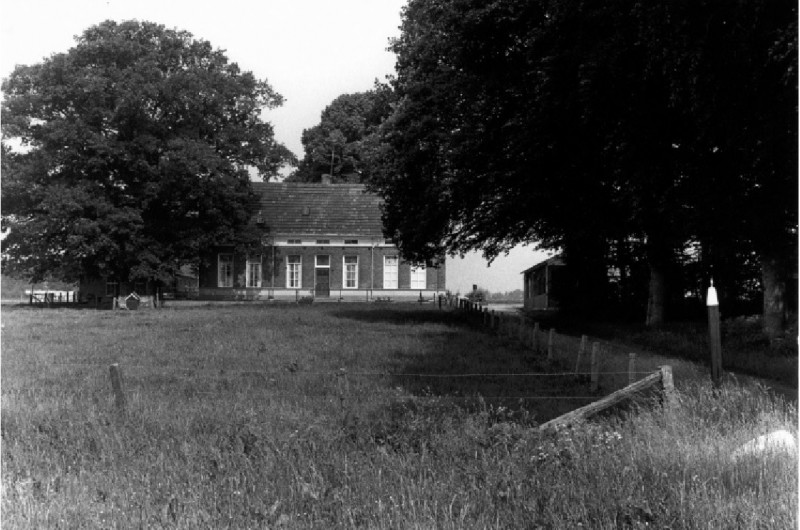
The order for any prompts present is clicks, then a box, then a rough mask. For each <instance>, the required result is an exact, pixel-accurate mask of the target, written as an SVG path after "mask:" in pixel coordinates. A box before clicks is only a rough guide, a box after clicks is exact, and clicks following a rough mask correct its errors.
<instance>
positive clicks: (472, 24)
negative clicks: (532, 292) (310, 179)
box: [373, 0, 797, 324]
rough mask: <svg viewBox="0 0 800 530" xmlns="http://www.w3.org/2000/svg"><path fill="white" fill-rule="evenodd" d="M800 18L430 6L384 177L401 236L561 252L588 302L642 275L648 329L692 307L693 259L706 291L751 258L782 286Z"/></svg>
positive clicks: (642, 6)
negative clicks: (693, 251) (621, 279)
mask: <svg viewBox="0 0 800 530" xmlns="http://www.w3.org/2000/svg"><path fill="white" fill-rule="evenodd" d="M796 17H797V14H796V6H795V5H794V4H792V3H791V2H772V1H768V0H750V1H741V2H735V3H733V4H728V3H719V2H713V1H695V0H692V1H689V0H685V1H679V2H667V3H663V2H662V3H651V2H640V1H636V0H615V1H611V2H605V3H602V4H598V3H591V2H575V1H567V0H549V1H529V0H495V1H492V2H482V1H477V0H444V1H440V2H424V1H416V0H412V1H411V2H410V3H409V5H408V7H407V8H406V10H405V11H404V15H403V25H402V34H401V36H400V38H399V39H397V40H396V41H395V42H394V43H393V45H392V49H393V50H394V51H395V53H396V54H397V77H396V79H395V81H394V82H393V84H392V86H393V88H394V90H395V95H396V98H397V104H396V108H395V111H394V113H393V114H392V116H390V118H389V119H388V120H387V121H386V122H385V124H384V127H383V130H382V136H383V139H384V142H385V145H386V146H387V149H386V150H385V154H386V156H385V162H384V164H385V165H384V171H383V172H382V173H381V174H380V175H378V176H377V178H375V179H374V180H373V184H374V187H375V189H376V190H378V191H379V192H380V193H382V194H383V195H384V197H385V198H386V207H385V222H386V225H387V228H388V230H389V231H390V232H391V235H392V236H393V237H395V238H396V240H397V241H398V242H399V244H400V246H401V248H402V249H403V251H404V253H405V254H406V255H409V256H416V257H418V258H425V257H427V256H429V255H431V254H435V253H438V252H442V251H448V252H464V251H467V250H482V251H483V252H484V253H485V254H486V255H487V256H489V257H492V256H495V255H497V254H498V253H499V252H503V251H504V250H506V249H508V248H510V247H511V246H513V245H515V244H518V243H527V242H532V241H538V242H541V243H542V244H543V245H544V246H547V247H551V248H557V249H561V250H563V251H564V252H565V254H566V261H567V265H568V267H570V268H571V269H572V277H573V278H575V280H576V281H575V283H574V284H573V286H572V287H573V288H572V293H573V295H574V297H573V302H575V304H576V305H581V306H584V307H585V306H591V303H590V302H592V301H595V302H597V303H598V304H600V303H603V300H604V299H605V298H606V293H605V292H604V291H605V290H604V285H605V283H606V281H605V270H606V269H607V268H608V267H609V266H618V265H620V262H629V263H642V262H644V263H646V264H647V267H648V269H649V282H648V283H649V289H648V288H646V289H645V292H646V291H649V296H648V298H649V301H648V303H647V304H642V307H645V306H646V307H647V309H648V314H647V321H648V323H650V324H658V323H660V322H662V321H663V319H664V318H665V308H666V306H667V301H668V299H669V298H670V297H671V296H674V297H681V296H682V286H681V285H680V284H679V282H678V281H677V278H675V277H674V276H677V275H675V274H673V273H674V271H675V270H676V268H678V265H680V263H681V261H682V260H683V259H684V252H685V249H686V248H687V247H689V246H695V247H696V246H699V247H700V248H702V252H701V256H702V258H703V260H704V263H703V268H704V270H703V271H702V276H704V277H705V279H706V281H707V279H708V277H709V276H710V275H712V274H716V275H719V274H720V273H722V272H724V271H722V269H725V268H728V269H731V268H735V267H737V266H739V265H741V264H742V263H743V262H745V261H746V262H752V257H753V255H757V256H758V257H759V258H760V259H761V261H762V263H763V264H764V266H765V276H764V277H765V279H767V278H768V277H771V275H773V273H771V272H770V271H780V268H779V267H775V266H772V265H770V264H771V263H772V264H774V263H776V262H779V263H782V264H784V267H783V270H785V269H786V267H785V264H786V263H787V262H788V261H789V260H790V256H791V254H792V248H793V247H794V248H795V249H796V227H797V189H796V182H797V180H796V179H797V167H796V162H797V160H796V158H797V155H796V146H797V130H796V121H797V106H796V92H797V73H796V68H795V63H796V61H797V42H796V35H797V26H796ZM631 253H638V254H639V255H638V256H636V257H635V259H634V258H631V257H630V254H631ZM626 256H627V257H626ZM614 260H616V262H615V261H614ZM727 276H733V274H729V275H727ZM718 279H719V276H718ZM769 284H770V282H768V281H765V285H764V287H765V293H766V297H765V309H766V308H767V307H772V306H774V305H775V304H771V302H770V298H774V296H773V295H774V294H775V293H777V292H778V291H780V285H778V286H777V287H776V288H773V289H770V287H769ZM772 284H780V281H773V282H772ZM726 287H727V288H728V289H729V290H734V289H736V288H737V287H738V286H737V285H735V284H734V283H731V284H729V285H726ZM778 324H779V323H778Z"/></svg>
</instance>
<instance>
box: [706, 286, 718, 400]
mask: <svg viewBox="0 0 800 530" xmlns="http://www.w3.org/2000/svg"><path fill="white" fill-rule="evenodd" d="M706 306H708V338H709V345H710V347H711V381H712V382H713V383H714V386H715V387H717V388H719V387H720V386H721V385H722V339H721V337H720V330H719V300H718V299H717V290H716V289H715V288H714V280H713V279H712V280H711V286H710V287H709V288H708V296H707V297H706Z"/></svg>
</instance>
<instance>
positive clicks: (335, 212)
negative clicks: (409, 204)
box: [251, 182, 383, 238]
mask: <svg viewBox="0 0 800 530" xmlns="http://www.w3.org/2000/svg"><path fill="white" fill-rule="evenodd" d="M251 184H252V186H253V190H254V191H255V192H256V193H257V194H258V195H259V197H260V199H259V206H258V208H259V209H260V210H261V217H262V218H263V220H264V224H265V225H266V226H267V227H268V228H269V230H270V233H272V234H276V235H289V236H290V235H298V236H299V235H317V236H337V235H341V236H374V237H378V238H380V237H383V222H382V221H381V210H380V204H381V200H380V198H379V197H378V196H377V195H375V194H372V193H367V192H365V189H364V186H363V185H361V184H305V183H303V184H301V183H291V184H288V183H276V182H252V183H251Z"/></svg>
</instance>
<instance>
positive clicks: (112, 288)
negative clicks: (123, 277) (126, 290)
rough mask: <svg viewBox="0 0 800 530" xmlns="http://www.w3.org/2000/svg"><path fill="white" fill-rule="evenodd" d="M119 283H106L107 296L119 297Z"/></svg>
mask: <svg viewBox="0 0 800 530" xmlns="http://www.w3.org/2000/svg"><path fill="white" fill-rule="evenodd" d="M117 286H119V283H118V282H106V296H117Z"/></svg>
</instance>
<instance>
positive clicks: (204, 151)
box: [2, 21, 290, 281]
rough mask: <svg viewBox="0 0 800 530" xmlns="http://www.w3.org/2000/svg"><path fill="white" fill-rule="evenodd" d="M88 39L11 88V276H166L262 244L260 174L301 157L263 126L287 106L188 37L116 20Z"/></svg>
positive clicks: (19, 76) (7, 171)
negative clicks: (253, 181)
mask: <svg viewBox="0 0 800 530" xmlns="http://www.w3.org/2000/svg"><path fill="white" fill-rule="evenodd" d="M76 41H77V42H76V45H75V46H74V47H73V48H71V49H70V50H68V51H67V52H64V53H58V54H55V55H53V56H51V57H49V58H47V59H45V60H43V61H42V62H41V63H39V64H34V65H29V66H18V67H17V68H16V69H15V70H14V71H13V73H12V74H11V75H10V76H9V77H8V78H7V79H5V80H4V81H3V85H2V88H3V94H4V99H3V103H2V116H3V123H2V133H3V153H2V154H3V179H2V230H3V232H4V233H7V236H6V238H5V240H4V241H3V258H2V259H3V270H4V273H13V274H16V275H18V276H24V277H27V278H28V279H31V280H33V281H38V280H40V279H42V278H44V277H47V276H54V277H58V278H62V279H65V280H74V279H77V278H78V277H79V276H81V275H89V276H100V277H102V276H105V277H111V278H116V279H118V280H127V279H130V280H134V279H166V278H167V277H169V276H170V275H171V274H172V273H173V272H174V271H176V270H177V269H178V268H180V267H181V266H182V265H184V264H187V263H193V262H196V261H197V260H198V256H199V254H200V251H201V249H204V248H207V247H209V246H211V245H215V244H223V243H224V244H237V245H241V246H247V245H252V244H253V242H254V238H255V234H254V233H253V232H252V231H248V229H247V228H246V227H247V224H248V221H249V216H250V213H251V212H250V211H249V207H250V206H251V204H252V202H251V201H252V200H253V194H252V192H251V190H250V185H249V175H248V168H256V170H257V171H258V172H259V173H260V174H261V175H262V176H263V177H265V178H269V177H271V176H274V175H276V174H277V171H278V168H279V167H280V166H281V165H282V164H283V163H284V161H285V160H287V159H288V158H289V157H290V154H289V151H288V150H287V149H286V148H284V147H283V146H282V145H280V144H278V143H276V141H275V139H274V135H273V129H272V126H271V125H270V124H269V123H266V122H264V121H262V119H261V111H262V110H263V109H265V108H267V109H268V108H273V107H276V106H279V105H280V104H281V103H282V98H281V96H280V95H279V94H278V93H277V92H275V91H274V90H273V89H272V87H271V86H270V85H269V84H268V83H267V82H266V81H264V80H259V79H256V78H255V77H254V75H253V74H252V73H251V72H246V71H242V70H241V69H240V68H239V66H238V65H237V64H236V63H233V62H230V61H229V60H228V58H227V57H226V55H225V53H224V52H223V51H221V50H218V49H214V48H213V47H212V45H211V44H210V43H209V42H207V41H204V40H198V39H195V38H194V37H193V36H192V35H191V34H190V33H187V32H185V31H179V30H174V29H166V28H164V26H161V25H157V24H153V23H149V22H138V21H127V22H123V23H116V22H113V21H106V22H103V23H101V24H99V25H97V26H93V27H91V28H89V29H87V30H86V31H85V32H84V33H83V34H82V35H80V36H78V37H77V38H76ZM12 145H17V146H18V147H16V148H13V149H12V147H11V146H12ZM20 145H21V147H19V146H20Z"/></svg>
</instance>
